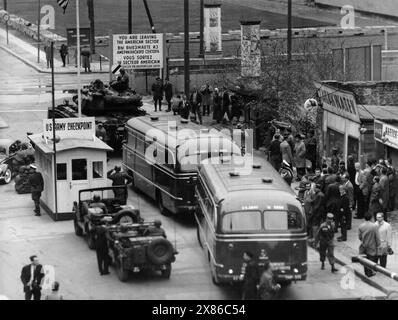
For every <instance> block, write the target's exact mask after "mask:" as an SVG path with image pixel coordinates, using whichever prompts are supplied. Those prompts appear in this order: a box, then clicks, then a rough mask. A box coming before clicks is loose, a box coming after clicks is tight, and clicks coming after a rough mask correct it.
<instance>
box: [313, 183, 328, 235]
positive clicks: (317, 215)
mask: <svg viewBox="0 0 398 320" xmlns="http://www.w3.org/2000/svg"><path fill="white" fill-rule="evenodd" d="M311 211H312V216H311V225H312V237H313V238H314V239H315V236H316V233H317V230H318V229H319V226H320V225H321V223H322V221H324V220H325V219H326V208H325V195H324V194H323V192H322V191H321V189H320V186H319V184H316V185H315V187H314V188H313V197H312V201H311Z"/></svg>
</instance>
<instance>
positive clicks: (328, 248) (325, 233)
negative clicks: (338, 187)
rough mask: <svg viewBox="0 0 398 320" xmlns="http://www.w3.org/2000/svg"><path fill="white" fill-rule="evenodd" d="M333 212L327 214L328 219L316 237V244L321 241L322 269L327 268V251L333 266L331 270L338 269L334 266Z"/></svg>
mask: <svg viewBox="0 0 398 320" xmlns="http://www.w3.org/2000/svg"><path fill="white" fill-rule="evenodd" d="M333 218H334V216H333V213H330V212H329V213H328V214H327V215H326V221H325V222H324V223H322V224H321V225H320V226H319V229H318V232H317V234H316V237H315V246H317V245H318V243H319V257H320V260H321V263H322V266H321V269H322V270H324V269H325V258H326V253H327V257H328V260H329V263H330V265H331V266H332V268H331V271H332V272H336V271H338V270H337V269H336V268H335V267H334V242H333V238H334V228H335V227H334V223H333Z"/></svg>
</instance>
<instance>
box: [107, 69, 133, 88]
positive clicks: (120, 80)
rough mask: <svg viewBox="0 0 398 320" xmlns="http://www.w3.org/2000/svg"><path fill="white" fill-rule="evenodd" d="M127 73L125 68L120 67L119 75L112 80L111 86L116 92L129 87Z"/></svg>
mask: <svg viewBox="0 0 398 320" xmlns="http://www.w3.org/2000/svg"><path fill="white" fill-rule="evenodd" d="M129 81H130V80H129V75H128V74H127V72H126V70H125V69H123V68H120V75H119V76H118V77H117V80H116V81H112V83H111V88H112V89H114V90H116V91H117V92H122V91H125V90H127V89H128V88H129Z"/></svg>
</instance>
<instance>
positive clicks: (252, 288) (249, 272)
mask: <svg viewBox="0 0 398 320" xmlns="http://www.w3.org/2000/svg"><path fill="white" fill-rule="evenodd" d="M243 260H244V261H245V263H246V267H245V277H244V281H243V288H242V289H243V295H242V300H256V299H257V284H258V282H259V280H260V275H259V270H258V265H257V263H256V262H255V261H254V259H253V254H252V253H251V252H249V251H245V252H244V253H243Z"/></svg>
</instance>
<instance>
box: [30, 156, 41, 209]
mask: <svg viewBox="0 0 398 320" xmlns="http://www.w3.org/2000/svg"><path fill="white" fill-rule="evenodd" d="M30 167H31V168H32V169H33V170H34V173H32V174H31V175H30V177H29V184H30V192H31V193H32V200H33V201H34V203H35V210H33V211H34V212H35V213H36V214H35V216H40V215H41V214H40V197H41V193H42V191H43V189H44V180H43V176H42V174H41V173H40V172H37V171H36V170H37V167H36V166H35V165H33V164H31V165H30Z"/></svg>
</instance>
